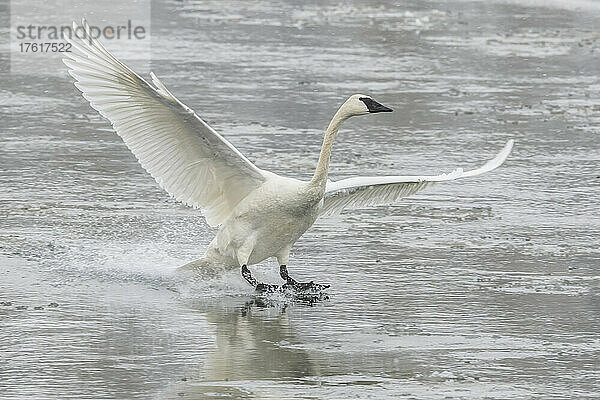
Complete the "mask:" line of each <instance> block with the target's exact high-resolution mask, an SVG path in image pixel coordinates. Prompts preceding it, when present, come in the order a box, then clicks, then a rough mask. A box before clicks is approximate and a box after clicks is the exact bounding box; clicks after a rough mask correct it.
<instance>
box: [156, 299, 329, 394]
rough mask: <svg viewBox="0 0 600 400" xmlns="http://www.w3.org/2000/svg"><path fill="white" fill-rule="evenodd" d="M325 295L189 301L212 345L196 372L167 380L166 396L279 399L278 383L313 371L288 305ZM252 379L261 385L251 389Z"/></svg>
mask: <svg viewBox="0 0 600 400" xmlns="http://www.w3.org/2000/svg"><path fill="white" fill-rule="evenodd" d="M326 299H327V297H326V296H320V297H312V298H304V299H295V300H291V299H283V300H282V299H281V298H277V299H272V298H269V297H262V296H247V297H240V296H238V297H228V298H225V299H223V298H220V299H213V300H210V299H209V300H207V299H203V300H196V301H194V302H191V303H189V304H188V306H189V307H191V308H193V309H195V310H197V311H198V312H200V313H202V314H203V316H204V317H205V318H206V320H207V322H208V323H209V324H211V325H212V326H213V327H214V329H215V332H214V334H215V338H216V348H215V350H214V352H212V353H211V354H209V355H208V356H207V358H206V359H205V361H204V362H203V364H202V365H198V367H197V368H198V369H197V371H196V374H197V375H196V377H186V378H184V379H182V380H181V381H180V382H179V383H178V384H176V385H172V386H171V387H169V389H168V391H167V393H165V396H167V397H168V398H196V399H211V398H236V399H238V398H239V399H246V398H280V397H279V395H278V392H279V390H280V389H278V388H277V386H278V382H279V383H280V382H281V381H297V380H298V379H300V378H305V377H309V376H314V375H316V374H317V373H318V367H317V366H316V365H315V363H314V362H313V361H311V359H310V357H309V354H308V353H307V352H306V351H305V350H302V349H301V348H299V346H298V344H300V341H299V339H297V338H296V337H295V335H294V328H293V324H292V323H291V319H290V313H291V312H292V310H293V309H295V310H298V309H302V308H310V307H318V306H319V305H320V304H321V302H322V301H324V300H326ZM252 381H262V382H263V384H261V385H260V389H259V390H252V389H251V388H252V386H253V384H252ZM264 381H273V385H272V386H271V387H265V385H264ZM276 381H278V382H276ZM267 386H269V385H267Z"/></svg>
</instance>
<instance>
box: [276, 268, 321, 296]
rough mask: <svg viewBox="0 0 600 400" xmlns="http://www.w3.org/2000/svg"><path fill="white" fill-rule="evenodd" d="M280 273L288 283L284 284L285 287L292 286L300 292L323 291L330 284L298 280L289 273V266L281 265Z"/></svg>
mask: <svg viewBox="0 0 600 400" xmlns="http://www.w3.org/2000/svg"><path fill="white" fill-rule="evenodd" d="M279 275H281V279H283V280H284V281H285V282H286V283H285V285H283V287H284V288H292V289H294V290H295V291H298V292H304V291H315V290H318V291H321V290H324V289H327V288H328V287H329V286H330V285H321V284H319V283H314V282H313V281H310V282H298V281H296V280H295V279H294V278H292V277H291V276H290V275H289V274H288V270H287V266H285V265H280V266H279Z"/></svg>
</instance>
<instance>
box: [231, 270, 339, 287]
mask: <svg viewBox="0 0 600 400" xmlns="http://www.w3.org/2000/svg"><path fill="white" fill-rule="evenodd" d="M279 274H280V275H281V277H282V278H283V279H284V280H285V284H283V285H281V286H279V285H271V284H268V283H259V282H258V281H257V280H256V278H254V277H253V276H252V273H251V272H250V270H249V269H248V266H247V265H245V264H244V265H242V276H243V277H244V279H245V280H246V282H248V283H249V284H250V285H251V286H254V287H255V288H256V291H257V292H259V293H275V292H295V293H318V292H321V291H323V290H325V289H327V288H328V287H329V285H321V284H319V283H314V282H313V281H310V282H298V281H296V280H295V279H293V278H291V277H290V276H289V275H288V272H287V267H286V266H285V265H281V266H280V267H279Z"/></svg>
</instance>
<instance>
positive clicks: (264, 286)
mask: <svg viewBox="0 0 600 400" xmlns="http://www.w3.org/2000/svg"><path fill="white" fill-rule="evenodd" d="M242 276H243V277H244V279H245V280H246V282H248V283H249V284H250V285H252V286H254V287H255V288H256V291H257V292H275V291H277V290H279V289H280V287H279V286H277V285H269V284H268V283H259V282H258V281H257V280H256V279H255V278H254V277H253V276H252V273H251V272H250V270H249V269H248V266H247V265H246V264H244V265H242Z"/></svg>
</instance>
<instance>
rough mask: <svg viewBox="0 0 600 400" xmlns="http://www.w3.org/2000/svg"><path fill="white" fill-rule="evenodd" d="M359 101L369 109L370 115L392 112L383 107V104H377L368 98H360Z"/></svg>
mask: <svg viewBox="0 0 600 400" xmlns="http://www.w3.org/2000/svg"><path fill="white" fill-rule="evenodd" d="M359 100H360V101H362V102H363V103H365V105H366V106H367V108H368V109H369V112H370V113H378V112H392V111H394V110H392V109H391V108H389V107H386V106H384V105H383V104H379V103H378V102H376V101H375V100H373V99H371V98H370V97H361V98H360V99H359Z"/></svg>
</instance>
